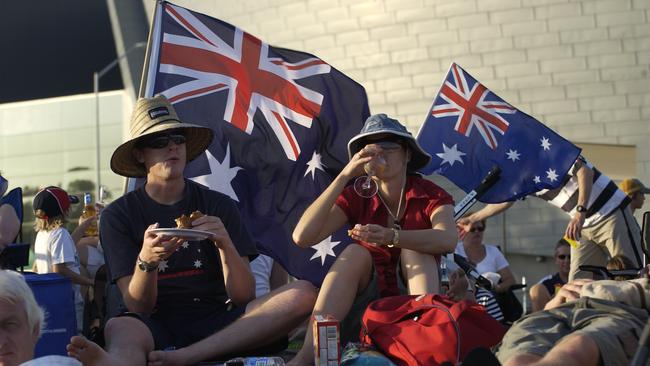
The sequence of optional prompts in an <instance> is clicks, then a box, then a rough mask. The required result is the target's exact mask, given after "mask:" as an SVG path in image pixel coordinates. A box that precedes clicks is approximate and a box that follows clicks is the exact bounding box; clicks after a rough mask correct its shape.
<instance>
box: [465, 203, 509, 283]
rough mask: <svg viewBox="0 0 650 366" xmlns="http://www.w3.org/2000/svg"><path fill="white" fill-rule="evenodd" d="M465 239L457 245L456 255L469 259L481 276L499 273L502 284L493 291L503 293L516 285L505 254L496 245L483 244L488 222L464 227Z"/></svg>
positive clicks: (469, 213) (467, 214)
mask: <svg viewBox="0 0 650 366" xmlns="http://www.w3.org/2000/svg"><path fill="white" fill-rule="evenodd" d="M472 214H473V212H468V213H466V214H465V215H463V217H469V216H471V215H472ZM463 229H464V231H465V233H464V236H463V239H462V240H461V241H459V242H458V244H457V245H456V254H458V255H462V256H463V257H465V258H467V259H468V260H469V261H470V262H471V263H472V264H474V266H475V267H476V271H477V272H478V273H480V274H484V273H487V272H494V273H498V274H499V276H500V277H501V282H500V283H499V284H497V286H495V287H494V288H493V289H492V290H493V291H494V292H498V293H503V292H506V291H508V289H509V288H510V286H512V285H514V284H515V276H514V275H513V274H512V271H511V270H510V264H509V263H508V261H507V260H506V258H505V257H504V256H503V253H501V251H500V250H499V248H497V247H496V246H494V245H489V244H484V243H483V233H484V232H485V230H486V229H487V226H486V221H485V220H481V221H477V222H473V223H471V224H469V225H468V226H467V227H463Z"/></svg>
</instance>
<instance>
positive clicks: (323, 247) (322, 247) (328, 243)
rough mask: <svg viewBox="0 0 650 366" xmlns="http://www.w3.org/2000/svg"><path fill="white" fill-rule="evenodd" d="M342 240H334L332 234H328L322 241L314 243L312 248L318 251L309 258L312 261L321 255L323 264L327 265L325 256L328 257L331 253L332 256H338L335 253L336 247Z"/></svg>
mask: <svg viewBox="0 0 650 366" xmlns="http://www.w3.org/2000/svg"><path fill="white" fill-rule="evenodd" d="M340 243H341V242H340V241H332V236H331V235H330V236H328V237H327V238H325V239H324V240H323V241H321V242H320V243H318V244H316V245H313V246H312V247H311V249H314V250H315V251H316V253H314V255H312V256H311V258H309V260H310V261H312V260H314V259H316V258H318V257H320V262H321V266H322V265H325V258H327V256H328V255H331V256H332V257H336V253H334V250H333V249H334V247H335V246H337V245H339V244H340Z"/></svg>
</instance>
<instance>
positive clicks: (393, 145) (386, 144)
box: [367, 141, 402, 151]
mask: <svg viewBox="0 0 650 366" xmlns="http://www.w3.org/2000/svg"><path fill="white" fill-rule="evenodd" d="M367 145H375V146H379V147H380V148H381V149H382V150H385V151H395V150H399V149H401V148H402V145H401V144H400V143H399V142H393V141H376V142H368V144H367Z"/></svg>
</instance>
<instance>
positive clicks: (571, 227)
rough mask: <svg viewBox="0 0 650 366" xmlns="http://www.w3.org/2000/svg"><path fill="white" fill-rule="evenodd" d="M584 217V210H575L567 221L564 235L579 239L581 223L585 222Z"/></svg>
mask: <svg viewBox="0 0 650 366" xmlns="http://www.w3.org/2000/svg"><path fill="white" fill-rule="evenodd" d="M585 217H586V216H585V213H584V212H576V214H575V215H573V217H572V218H571V220H570V221H569V224H568V225H567V227H566V232H565V233H564V235H565V236H566V237H567V238H569V239H571V240H575V241H579V240H580V232H581V231H582V225H584V223H585Z"/></svg>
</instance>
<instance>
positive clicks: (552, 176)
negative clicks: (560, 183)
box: [546, 169, 558, 182]
mask: <svg viewBox="0 0 650 366" xmlns="http://www.w3.org/2000/svg"><path fill="white" fill-rule="evenodd" d="M546 178H548V179H549V180H550V181H551V182H555V181H556V180H557V178H558V175H557V173H556V172H555V169H549V170H547V171H546Z"/></svg>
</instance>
